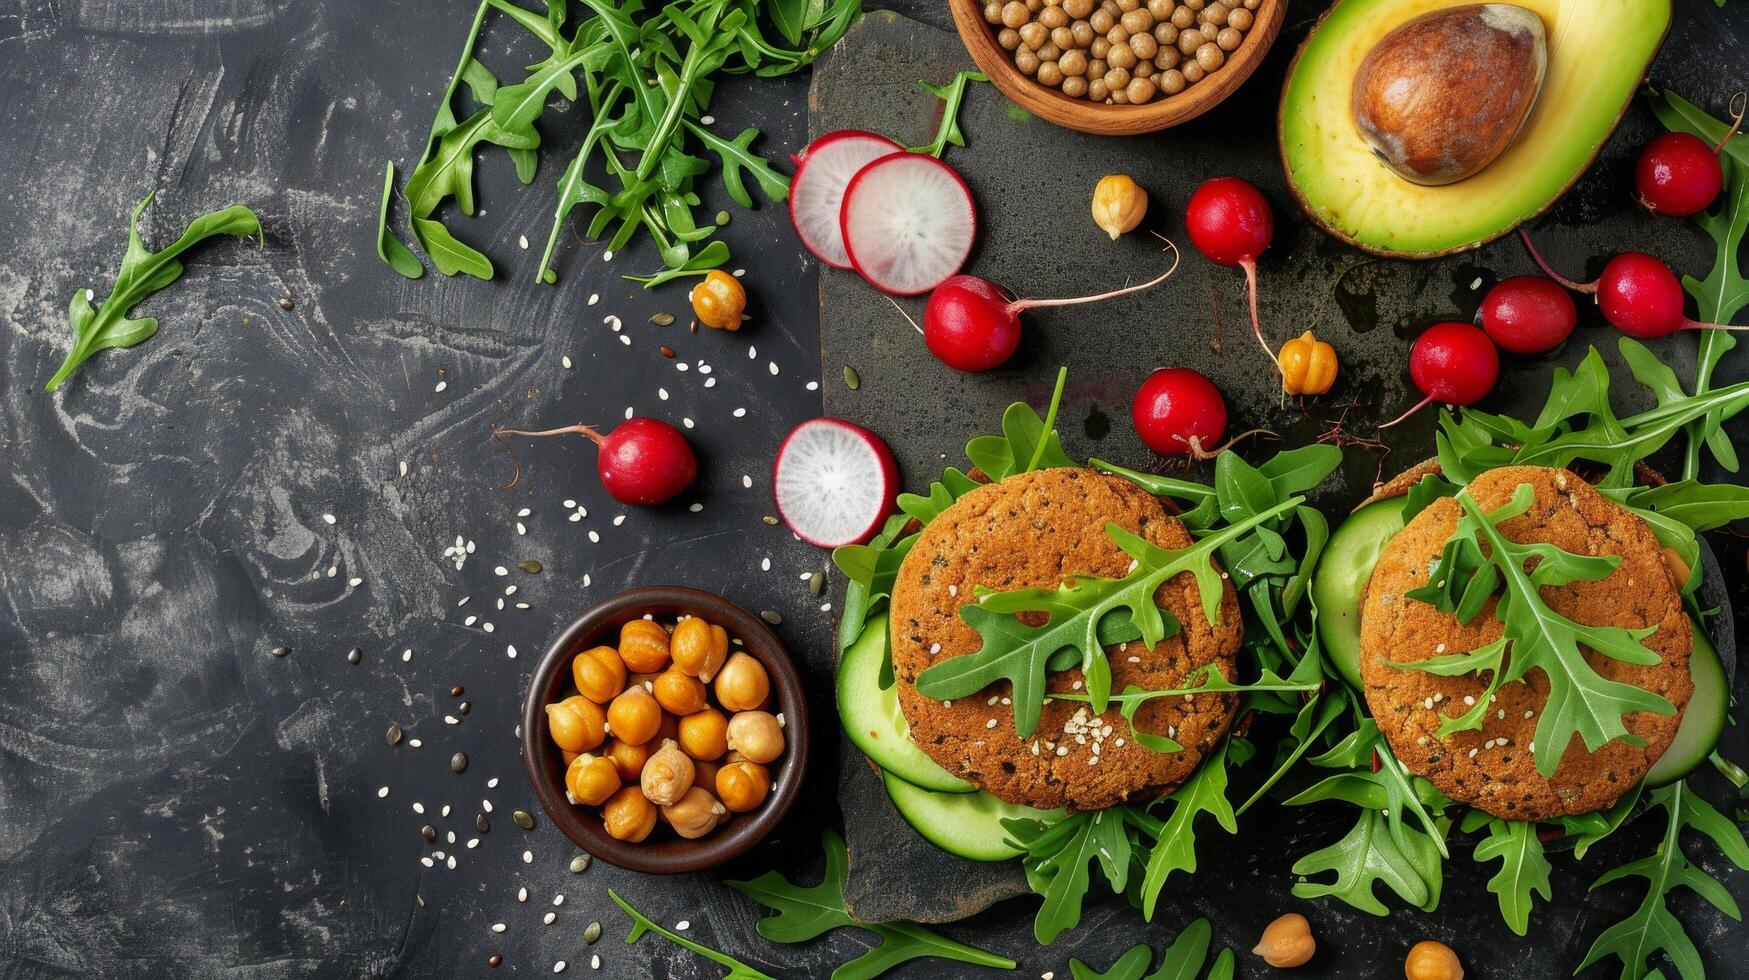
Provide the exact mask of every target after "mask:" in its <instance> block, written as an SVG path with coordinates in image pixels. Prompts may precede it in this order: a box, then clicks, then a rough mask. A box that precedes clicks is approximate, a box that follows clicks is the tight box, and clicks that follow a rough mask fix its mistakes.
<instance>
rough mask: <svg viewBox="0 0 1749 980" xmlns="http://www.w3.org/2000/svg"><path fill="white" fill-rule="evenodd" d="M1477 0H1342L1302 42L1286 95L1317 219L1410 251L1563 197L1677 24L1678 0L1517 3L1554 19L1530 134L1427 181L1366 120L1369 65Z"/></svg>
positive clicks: (1475, 240) (1336, 231)
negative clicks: (1406, 175) (1422, 19)
mask: <svg viewBox="0 0 1749 980" xmlns="http://www.w3.org/2000/svg"><path fill="white" fill-rule="evenodd" d="M1468 2H1472V0H1341V2H1339V3H1338V4H1336V6H1335V7H1334V8H1332V9H1331V11H1330V12H1329V13H1328V14H1327V15H1326V16H1325V17H1324V19H1323V20H1322V21H1320V22H1319V24H1318V26H1317V27H1315V28H1314V29H1313V31H1312V34H1311V36H1310V37H1308V38H1307V39H1306V42H1305V44H1304V45H1303V46H1302V47H1301V48H1300V53H1299V55H1298V57H1297V58H1296V59H1295V60H1294V65H1293V68H1292V69H1291V71H1290V72H1289V75H1288V80H1287V85H1286V87H1285V88H1284V89H1283V91H1282V97H1281V116H1280V120H1279V135H1280V139H1281V156H1282V162H1283V164H1284V165H1285V166H1286V168H1287V176H1288V183H1289V184H1290V185H1292V187H1293V189H1294V193H1295V195H1296V196H1298V198H1299V199H1300V204H1301V205H1302V206H1303V207H1304V208H1305V210H1306V213H1307V214H1309V215H1310V216H1311V217H1312V219H1313V220H1314V221H1316V222H1318V223H1319V224H1320V225H1323V226H1324V229H1325V230H1326V231H1328V232H1330V233H1331V234H1333V235H1336V236H1337V237H1338V238H1341V239H1343V240H1344V241H1347V242H1350V243H1352V244H1354V245H1357V246H1359V247H1361V248H1364V249H1366V250H1368V251H1371V252H1377V253H1380V254H1385V255H1397V256H1404V257H1411V258H1412V257H1425V256H1434V255H1443V254H1446V253H1449V252H1454V251H1459V250H1462V249H1467V248H1474V247H1475V246H1477V245H1480V244H1482V243H1483V242H1487V241H1490V240H1492V239H1494V238H1498V237H1499V236H1501V235H1503V234H1505V233H1507V232H1509V231H1511V230H1512V229H1513V228H1515V227H1517V226H1518V225H1519V224H1520V223H1522V222H1524V221H1526V220H1528V219H1530V218H1532V217H1534V216H1536V215H1537V214H1539V213H1541V212H1542V211H1543V210H1544V209H1545V208H1547V207H1548V206H1549V205H1550V204H1551V203H1553V202H1554V200H1555V198H1557V197H1559V196H1560V195H1561V193H1562V192H1563V191H1565V190H1566V189H1567V188H1568V187H1569V186H1570V185H1571V184H1572V183H1573V181H1574V180H1576V179H1577V178H1578V177H1579V175H1580V174H1581V173H1583V172H1584V171H1585V168H1586V167H1587V166H1589V165H1590V163H1591V161H1592V159H1593V158H1594V157H1595V156H1596V155H1597V151H1598V150H1599V149H1601V148H1602V146H1603V143H1604V141H1605V140H1607V139H1608V138H1609V134H1610V133H1611V132H1612V131H1613V130H1614V129H1615V124H1616V121H1617V120H1618V119H1619V118H1620V117H1621V114H1622V110H1623V109H1625V108H1626V107H1627V104H1628V102H1629V100H1630V99H1632V98H1633V94H1634V89H1635V88H1637V87H1638V86H1639V83H1640V79H1641V77H1642V76H1643V75H1644V74H1645V70H1646V66H1647V64H1649V63H1650V62H1651V60H1652V56H1653V55H1654V54H1655V53H1657V50H1658V44H1659V42H1660V41H1661V40H1662V39H1663V37H1664V31H1665V28H1667V27H1668V26H1669V24H1670V0H1515V2H1516V4H1517V5H1518V6H1521V7H1526V8H1529V9H1530V10H1532V11H1534V12H1535V13H1536V14H1538V15H1539V16H1540V17H1541V18H1542V21H1543V28H1544V31H1545V33H1546V34H1547V36H1548V46H1549V52H1548V54H1549V59H1548V72H1547V74H1546V75H1545V76H1544V80H1543V86H1542V91H1541V94H1540V95H1539V96H1538V97H1537V101H1536V105H1535V106H1534V107H1533V108H1532V109H1531V113H1530V115H1529V117H1527V118H1526V120H1525V122H1524V126H1523V128H1522V129H1521V130H1520V131H1519V134H1518V137H1517V139H1515V140H1514V141H1513V143H1512V145H1510V146H1508V147H1507V148H1506V150H1505V151H1504V152H1502V153H1501V154H1500V156H1499V157H1497V158H1495V160H1494V161H1493V162H1492V163H1490V164H1489V165H1488V166H1487V167H1485V168H1484V169H1483V170H1482V171H1481V172H1479V173H1477V174H1475V175H1473V176H1471V177H1469V178H1468V179H1465V180H1460V181H1458V182H1457V183H1454V184H1446V185H1443V186H1437V187H1430V186H1424V185H1420V184H1413V183H1410V182H1409V181H1407V180H1404V179H1403V178H1402V177H1399V176H1398V175H1397V174H1395V173H1393V172H1392V171H1391V170H1389V169H1387V168H1386V167H1385V165H1384V164H1383V163H1381V162H1379V160H1378V159H1377V158H1375V157H1374V156H1373V154H1372V150H1371V148H1369V147H1368V146H1367V144H1366V142H1365V141H1364V140H1363V139H1362V138H1361V136H1360V132H1359V131H1358V130H1357V129H1356V128H1355V124H1354V118H1353V115H1352V113H1351V111H1350V107H1349V93H1350V90H1351V87H1352V84H1353V81H1354V76H1355V73H1356V71H1357V70H1358V69H1359V67H1360V64H1361V62H1362V61H1364V60H1365V59H1366V56H1367V54H1368V53H1370V52H1371V51H1372V49H1373V47H1374V46H1375V45H1376V44H1377V43H1378V42H1379V41H1380V40H1381V39H1382V38H1383V37H1384V36H1385V35H1386V34H1388V33H1390V32H1391V31H1392V30H1393V29H1395V28H1397V27H1399V26H1401V25H1402V24H1403V23H1405V22H1406V21H1409V20H1411V19H1413V18H1415V17H1418V16H1420V15H1422V14H1425V13H1428V12H1429V11H1433V10H1437V9H1440V8H1444V7H1453V6H1458V5H1461V4H1464V3H1468Z"/></svg>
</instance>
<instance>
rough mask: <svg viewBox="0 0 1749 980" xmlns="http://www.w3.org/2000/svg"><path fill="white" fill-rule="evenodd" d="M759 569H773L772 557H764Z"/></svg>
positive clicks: (767, 570) (766, 570)
mask: <svg viewBox="0 0 1749 980" xmlns="http://www.w3.org/2000/svg"><path fill="white" fill-rule="evenodd" d="M759 570H760V571H762V572H769V571H771V559H769V558H765V559H762V560H761V561H760V562H759Z"/></svg>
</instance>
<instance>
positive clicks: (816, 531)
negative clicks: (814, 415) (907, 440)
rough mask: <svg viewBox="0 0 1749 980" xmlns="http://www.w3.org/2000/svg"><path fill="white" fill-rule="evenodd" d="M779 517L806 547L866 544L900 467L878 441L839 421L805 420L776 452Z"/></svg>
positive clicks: (895, 485) (876, 527)
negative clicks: (807, 544) (862, 542)
mask: <svg viewBox="0 0 1749 980" xmlns="http://www.w3.org/2000/svg"><path fill="white" fill-rule="evenodd" d="M772 484H773V486H774V487H775V488H776V493H777V512H778V513H780V514H782V515H783V519H784V523H786V524H788V525H789V529H790V530H791V531H794V532H795V533H796V537H798V538H801V539H802V540H803V541H806V542H808V543H809V544H817V545H819V546H820V547H822V548H836V547H838V546H839V545H841V544H855V543H857V542H859V541H866V540H868V539H869V537H871V536H872V535H873V534H874V533H875V531H877V530H879V529H880V526H881V521H882V520H883V519H884V518H885V517H886V516H887V511H888V509H889V507H890V506H891V504H892V502H893V497H894V496H895V495H896V494H897V493H898V492H899V468H898V467H897V466H896V465H895V464H894V463H893V454H892V452H891V451H889V450H888V449H887V444H886V443H884V442H882V441H881V437H880V436H877V435H875V434H874V433H872V432H870V431H868V430H867V429H864V428H863V427H862V426H859V425H853V424H851V423H849V422H845V421H841V420H839V419H809V420H808V421H806V422H803V423H802V424H801V425H798V426H796V427H795V428H794V429H792V430H791V431H790V434H789V436H788V437H787V438H785V439H784V440H783V445H782V446H781V447H779V448H778V450H777V464H776V472H775V476H774V479H773V480H772Z"/></svg>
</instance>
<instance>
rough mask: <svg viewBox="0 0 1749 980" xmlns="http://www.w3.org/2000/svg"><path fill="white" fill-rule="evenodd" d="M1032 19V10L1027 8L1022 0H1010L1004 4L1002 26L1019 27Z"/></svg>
mask: <svg viewBox="0 0 1749 980" xmlns="http://www.w3.org/2000/svg"><path fill="white" fill-rule="evenodd" d="M1031 19H1032V12H1031V11H1029V10H1027V9H1026V4H1025V3H1022V2H1021V0H1008V3H1005V4H1003V5H1002V26H1003V27H1011V28H1015V29H1019V27H1020V25H1022V24H1024V23H1026V22H1027V21H1029V20H1031Z"/></svg>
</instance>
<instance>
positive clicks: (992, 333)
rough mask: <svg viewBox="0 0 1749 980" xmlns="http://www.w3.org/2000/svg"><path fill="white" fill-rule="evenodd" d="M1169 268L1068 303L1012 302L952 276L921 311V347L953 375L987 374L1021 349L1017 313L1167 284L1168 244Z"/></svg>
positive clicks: (997, 290) (990, 286) (991, 288)
mask: <svg viewBox="0 0 1749 980" xmlns="http://www.w3.org/2000/svg"><path fill="white" fill-rule="evenodd" d="M1166 247H1167V248H1169V249H1171V250H1172V265H1171V267H1169V268H1168V269H1167V270H1166V271H1165V272H1163V273H1161V274H1160V275H1158V276H1156V277H1155V278H1153V279H1150V280H1149V281H1147V282H1144V283H1142V284H1140V285H1137V286H1126V287H1124V288H1123V289H1114V290H1111V291H1110V292H1105V293H1100V294H1098V295H1096V296H1078V297H1074V298H1072V299H1014V298H1013V297H1011V296H1010V295H1008V293H1007V292H1006V291H1004V290H1003V289H1002V287H1000V286H998V285H996V284H995V283H993V282H990V281H989V280H988V279H980V278H978V277H977V276H953V277H952V278H950V279H948V280H947V281H946V282H944V283H942V284H941V285H939V286H937V287H935V291H934V292H932V293H930V294H929V302H928V304H926V305H925V306H924V307H923V342H924V343H925V344H927V345H928V346H929V352H930V353H932V354H934V355H935V356H936V357H937V358H939V359H940V360H941V363H943V364H946V365H947V366H948V367H950V368H953V369H954V370H956V371H966V372H977V371H988V370H990V369H991V368H993V367H996V366H998V365H1000V364H1002V363H1003V362H1004V361H1006V360H1008V358H1009V357H1011V356H1013V354H1014V349H1015V348H1016V347H1018V346H1020V314H1021V313H1022V312H1024V311H1026V310H1032V309H1039V308H1042V307H1050V306H1075V305H1077V304H1080V303H1096V302H1098V301H1100V300H1104V299H1112V298H1114V297H1118V296H1125V295H1128V294H1129V293H1139V292H1141V291H1142V290H1144V289H1152V288H1153V287H1155V286H1158V285H1159V284H1161V283H1163V282H1165V281H1166V280H1167V279H1168V278H1170V277H1171V275H1172V273H1174V272H1176V271H1177V270H1178V246H1176V245H1174V244H1172V243H1171V242H1167V243H1166Z"/></svg>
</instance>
